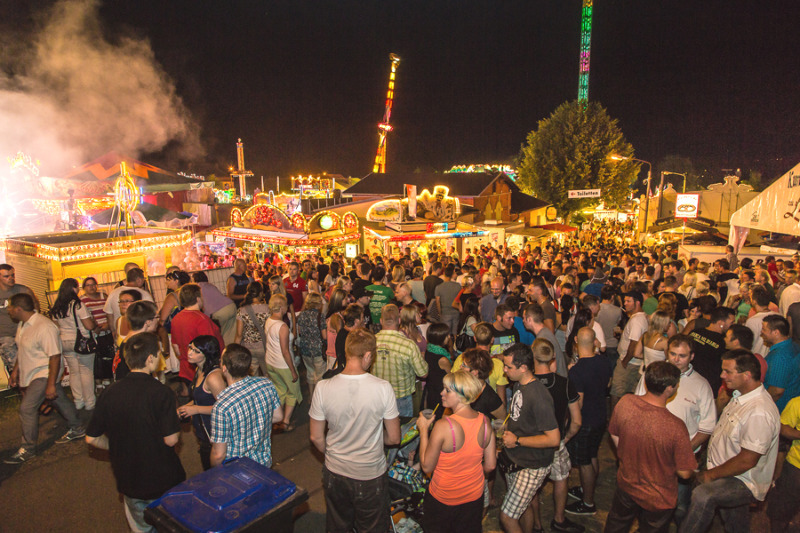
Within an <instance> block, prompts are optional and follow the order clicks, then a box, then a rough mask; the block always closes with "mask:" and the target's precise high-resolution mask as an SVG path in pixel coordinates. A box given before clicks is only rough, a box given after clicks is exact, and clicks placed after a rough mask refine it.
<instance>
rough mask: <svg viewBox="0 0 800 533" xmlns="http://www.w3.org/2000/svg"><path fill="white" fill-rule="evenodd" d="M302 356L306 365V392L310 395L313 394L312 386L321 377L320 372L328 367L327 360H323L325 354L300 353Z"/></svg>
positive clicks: (314, 385) (323, 371)
mask: <svg viewBox="0 0 800 533" xmlns="http://www.w3.org/2000/svg"><path fill="white" fill-rule="evenodd" d="M301 357H302V358H303V365H304V366H305V367H306V379H307V380H308V392H309V394H311V396H313V395H314V387H316V386H317V383H319V381H320V380H321V379H322V374H324V373H325V371H326V370H327V369H328V365H327V362H326V361H325V359H326V358H325V354H322V356H315V355H311V356H308V355H301Z"/></svg>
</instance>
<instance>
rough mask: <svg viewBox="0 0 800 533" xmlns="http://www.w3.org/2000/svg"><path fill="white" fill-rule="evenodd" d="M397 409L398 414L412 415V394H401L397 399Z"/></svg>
mask: <svg viewBox="0 0 800 533" xmlns="http://www.w3.org/2000/svg"><path fill="white" fill-rule="evenodd" d="M397 410H398V411H399V413H400V416H405V417H408V416H414V396H412V395H409V396H403V397H402V398H398V399H397Z"/></svg>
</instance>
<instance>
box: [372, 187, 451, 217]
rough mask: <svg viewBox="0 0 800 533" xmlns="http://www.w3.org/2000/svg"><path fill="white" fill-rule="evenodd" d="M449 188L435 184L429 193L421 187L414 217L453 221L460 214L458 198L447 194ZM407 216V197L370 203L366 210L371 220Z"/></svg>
mask: <svg viewBox="0 0 800 533" xmlns="http://www.w3.org/2000/svg"><path fill="white" fill-rule="evenodd" d="M449 192H450V189H449V188H448V187H446V186H444V185H437V186H435V187H434V188H433V192H432V193H431V192H430V191H429V190H428V189H423V191H422V193H421V194H419V195H418V196H417V216H416V219H423V220H428V221H431V222H453V221H455V219H456V218H457V217H458V215H460V214H461V204H460V203H459V201H458V198H453V197H451V196H449V195H448V194H449ZM404 217H406V218H407V217H408V198H403V199H402V200H397V199H390V200H381V201H380V202H376V203H374V204H372V206H371V207H370V208H369V210H368V211H367V220H369V221H371V222H401V221H402V220H403V218H404Z"/></svg>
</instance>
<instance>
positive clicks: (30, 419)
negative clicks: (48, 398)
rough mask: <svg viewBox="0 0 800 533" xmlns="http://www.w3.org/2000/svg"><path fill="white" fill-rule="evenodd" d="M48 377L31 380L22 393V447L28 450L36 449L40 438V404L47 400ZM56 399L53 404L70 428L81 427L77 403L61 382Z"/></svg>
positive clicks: (20, 416) (76, 428) (20, 417)
mask: <svg viewBox="0 0 800 533" xmlns="http://www.w3.org/2000/svg"><path fill="white" fill-rule="evenodd" d="M46 390H47V378H38V379H34V380H33V381H31V383H30V385H28V386H27V387H26V388H25V390H24V391H23V393H22V403H20V405H19V419H20V421H21V422H22V447H23V448H25V449H26V450H28V451H33V452H35V451H36V441H38V440H39V406H40V405H42V403H43V402H44V400H45V396H44V395H45V392H46ZM56 394H57V396H56V399H55V400H53V405H55V406H56V409H58V412H59V413H61V416H63V417H64V418H65V419H66V420H67V424H68V425H69V428H70V429H74V430H78V429H81V421H80V419H79V418H78V411H76V410H75V404H73V403H72V402H71V401H69V398H67V395H66V394H64V389H63V388H62V387H61V383H56Z"/></svg>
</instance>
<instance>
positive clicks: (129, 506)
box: [124, 496, 156, 533]
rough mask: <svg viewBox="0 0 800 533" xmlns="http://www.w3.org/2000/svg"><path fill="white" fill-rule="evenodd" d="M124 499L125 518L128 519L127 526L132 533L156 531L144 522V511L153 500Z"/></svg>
mask: <svg viewBox="0 0 800 533" xmlns="http://www.w3.org/2000/svg"><path fill="white" fill-rule="evenodd" d="M124 498H125V518H127V519H128V526H130V528H131V531H133V532H134V533H152V532H154V531H155V530H156V528H154V527H153V526H151V525H150V524H148V523H147V522H145V521H144V509H145V507H147V506H148V505H150V504H151V503H153V502H154V501H155V500H139V499H136V498H130V497H128V496H124Z"/></svg>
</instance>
